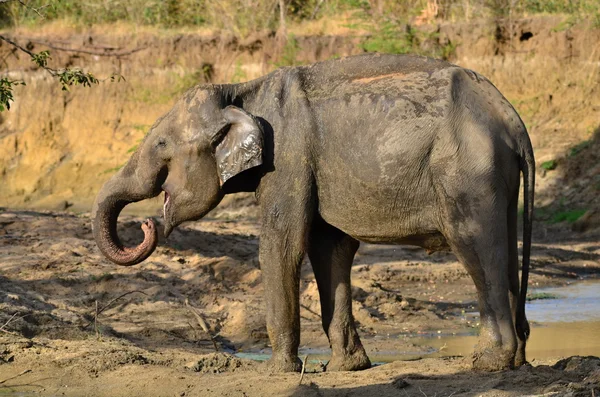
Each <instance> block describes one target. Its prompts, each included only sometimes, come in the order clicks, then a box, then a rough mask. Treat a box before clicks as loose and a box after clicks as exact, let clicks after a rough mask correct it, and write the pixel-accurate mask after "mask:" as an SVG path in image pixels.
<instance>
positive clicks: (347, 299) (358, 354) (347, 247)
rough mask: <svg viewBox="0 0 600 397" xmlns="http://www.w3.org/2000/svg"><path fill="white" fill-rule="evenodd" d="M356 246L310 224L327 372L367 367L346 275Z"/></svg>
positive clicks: (341, 235) (339, 233) (333, 230)
mask: <svg viewBox="0 0 600 397" xmlns="http://www.w3.org/2000/svg"><path fill="white" fill-rule="evenodd" d="M358 246H359V243H358V241H356V240H355V239H353V238H352V237H350V236H348V235H347V234H345V233H343V232H342V231H341V230H339V229H337V228H335V227H333V226H331V225H329V224H327V223H325V221H323V219H321V218H320V217H317V219H315V221H314V222H313V225H312V227H311V232H310V239H309V245H308V256H309V258H310V262H311V265H312V268H313V271H314V273H315V278H316V280H317V286H318V287H319V295H320V298H321V316H322V322H323V329H324V330H325V333H326V334H327V337H328V338H329V343H330V345H331V350H332V356H331V360H330V361H329V364H327V370H328V371H355V370H360V369H365V368H369V367H370V366H371V362H370V361H369V357H367V354H366V352H365V349H364V347H363V346H362V343H361V342H360V338H359V337H358V333H357V332H356V326H355V324H354V318H353V316H352V291H351V286H350V272H351V267H352V261H353V259H354V254H355V253H356V250H357V249H358Z"/></svg>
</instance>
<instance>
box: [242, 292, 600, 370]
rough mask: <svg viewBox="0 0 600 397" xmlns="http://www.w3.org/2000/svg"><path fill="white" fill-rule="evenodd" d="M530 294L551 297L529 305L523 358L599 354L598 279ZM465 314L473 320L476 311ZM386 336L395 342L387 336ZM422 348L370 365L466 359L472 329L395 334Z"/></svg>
mask: <svg viewBox="0 0 600 397" xmlns="http://www.w3.org/2000/svg"><path fill="white" fill-rule="evenodd" d="M532 292H533V293H535V294H541V293H543V294H550V295H552V296H554V297H556V299H542V300H535V301H532V302H528V303H527V305H526V312H527V318H528V319H529V321H530V323H531V335H530V338H529V341H528V342H527V359H528V360H529V361H532V360H536V359H537V360H542V359H546V358H557V357H567V356H574V355H581V356H588V355H592V356H600V281H584V282H580V283H577V284H572V285H568V286H565V287H558V288H540V289H536V290H533V291H532ZM465 316H467V317H469V318H470V319H475V321H474V322H476V321H477V318H478V317H479V316H478V314H477V313H466V314H465ZM388 338H394V336H390V337H388ZM395 338H404V339H406V340H407V341H409V342H410V343H412V344H414V345H417V346H421V347H422V349H417V351H415V350H414V349H412V350H411V351H405V352H403V351H378V352H368V353H369V358H370V359H371V361H372V362H373V363H375V364H383V363H387V362H392V361H397V360H415V359H419V358H424V357H443V356H469V355H470V354H471V353H472V352H473V348H474V346H475V344H476V343H477V335H476V331H475V330H473V329H469V330H465V331H464V332H458V333H453V334H449V333H446V334H444V333H441V334H437V333H435V334H433V333H432V334H430V335H427V336H423V335H416V336H415V335H397V336H395ZM270 354H271V351H270V349H263V350H260V351H253V352H245V353H238V354H236V355H237V356H239V357H244V358H250V359H253V360H258V361H263V360H266V359H268V358H269V357H270ZM307 354H308V355H309V356H310V357H309V360H308V362H309V363H312V364H317V363H319V361H322V362H326V361H327V360H329V356H330V350H329V349H306V348H304V349H303V348H301V349H300V352H299V355H300V357H302V356H305V355H307Z"/></svg>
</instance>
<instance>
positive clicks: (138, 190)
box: [92, 155, 166, 266]
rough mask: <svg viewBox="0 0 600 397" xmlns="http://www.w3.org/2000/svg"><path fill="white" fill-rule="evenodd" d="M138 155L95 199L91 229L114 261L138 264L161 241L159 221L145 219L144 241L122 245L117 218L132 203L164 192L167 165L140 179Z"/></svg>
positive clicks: (100, 245)
mask: <svg viewBox="0 0 600 397" xmlns="http://www.w3.org/2000/svg"><path fill="white" fill-rule="evenodd" d="M136 164H137V156H136V155H134V157H133V158H132V160H130V162H129V163H128V164H127V165H126V166H125V168H124V169H122V170H121V171H120V172H119V173H118V174H116V175H115V176H113V177H112V178H111V179H110V180H109V181H107V182H106V183H105V184H104V186H103V187H102V189H101V190H100V192H99V193H98V196H97V197H96V201H95V202H94V207H93V209H92V231H93V233H94V239H95V240H96V244H98V247H99V248H100V251H102V253H103V254H104V255H105V256H106V257H107V258H108V259H109V260H111V261H112V262H114V263H116V264H117V265H121V266H132V265H136V264H138V263H140V262H142V261H143V260H145V259H146V258H148V257H149V256H150V255H151V254H152V252H154V249H155V248H156V244H157V242H158V232H157V230H156V225H155V224H154V222H153V221H152V220H151V219H146V220H145V221H144V223H142V230H143V231H144V241H142V242H141V243H140V244H139V245H138V246H137V247H134V248H128V247H125V246H123V243H121V240H120V239H119V236H118V235H117V219H118V218H119V214H120V213H121V211H122V210H123V208H125V206H126V205H127V204H129V203H133V202H136V201H140V200H144V199H148V198H152V197H155V196H157V195H158V194H160V192H161V188H160V186H161V184H162V182H164V179H165V178H166V168H163V169H161V170H160V171H158V172H152V173H151V174H150V175H149V177H148V178H147V179H144V180H147V181H151V182H146V183H140V182H139V181H138V178H136V177H135V172H134V171H133V170H134V169H135V166H136Z"/></svg>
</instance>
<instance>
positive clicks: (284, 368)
mask: <svg viewBox="0 0 600 397" xmlns="http://www.w3.org/2000/svg"><path fill="white" fill-rule="evenodd" d="M301 370H302V361H300V359H299V358H298V357H297V356H287V355H286V356H283V355H275V354H273V355H272V356H271V358H270V359H268V360H267V361H265V362H264V363H262V364H261V365H260V367H259V371H260V372H263V373H266V374H277V373H282V372H300V371H301Z"/></svg>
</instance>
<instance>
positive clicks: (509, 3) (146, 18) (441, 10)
mask: <svg viewBox="0 0 600 397" xmlns="http://www.w3.org/2000/svg"><path fill="white" fill-rule="evenodd" d="M22 3H25V4H26V5H27V6H26V7H23V6H22ZM282 4H283V6H284V7H285V14H284V15H285V16H286V18H287V19H288V20H289V21H290V22H292V23H302V22H304V21H315V20H317V21H318V20H320V19H323V18H332V17H337V16H339V15H341V14H344V13H352V14H356V16H358V17H359V18H360V19H361V20H362V21H363V22H365V21H366V22H370V23H375V24H380V23H382V22H384V23H389V22H400V21H401V22H409V21H417V22H418V23H424V22H430V21H432V20H438V21H459V20H470V19H474V18H490V17H491V18H503V17H521V16H528V15H533V14H540V13H542V14H568V15H569V16H570V18H571V20H576V19H578V18H584V17H586V18H588V17H589V18H592V20H593V21H595V24H597V25H600V10H599V8H600V6H599V2H598V0H403V1H397V0H226V1H209V0H86V1H79V0H60V1H48V0H29V1H27V0H25V1H24V2H21V1H10V0H8V1H6V2H3V3H2V4H1V6H0V28H1V27H4V28H6V27H10V26H15V25H30V24H39V23H40V15H43V18H44V20H45V21H54V20H68V21H69V22H70V23H72V24H75V25H81V26H87V25H92V24H98V23H112V22H117V21H125V22H129V23H132V24H136V25H153V26H156V25H158V26H162V27H183V26H198V27H206V28H214V29H225V30H230V31H232V32H233V33H235V34H238V35H240V34H241V35H243V34H248V33H250V32H254V31H260V30H264V29H272V30H275V29H277V28H278V27H279V24H280V16H281V14H280V12H279V7H280V6H281V5H282Z"/></svg>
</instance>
